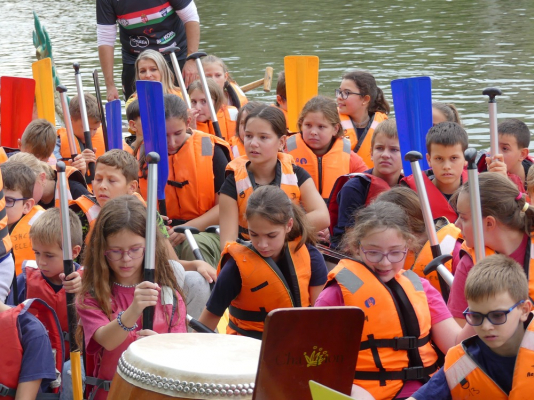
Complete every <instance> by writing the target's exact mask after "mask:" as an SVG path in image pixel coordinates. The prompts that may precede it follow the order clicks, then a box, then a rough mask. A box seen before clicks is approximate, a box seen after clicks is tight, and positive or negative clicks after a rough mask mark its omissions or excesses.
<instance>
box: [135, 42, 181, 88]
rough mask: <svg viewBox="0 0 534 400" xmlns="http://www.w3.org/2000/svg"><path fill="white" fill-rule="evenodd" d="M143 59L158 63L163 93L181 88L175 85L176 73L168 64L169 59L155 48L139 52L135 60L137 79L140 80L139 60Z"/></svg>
mask: <svg viewBox="0 0 534 400" xmlns="http://www.w3.org/2000/svg"><path fill="white" fill-rule="evenodd" d="M143 60H150V61H153V62H154V64H156V67H157V68H158V71H159V73H160V75H161V84H162V85H163V94H170V93H174V92H178V91H179V90H180V88H178V87H177V86H175V85H174V74H173V73H172V71H171V69H170V68H169V66H168V65H167V61H165V58H164V57H163V56H162V55H161V54H160V53H159V52H157V51H155V50H145V51H143V52H142V53H141V54H139V57H137V60H135V78H136V79H137V80H139V62H140V61H143Z"/></svg>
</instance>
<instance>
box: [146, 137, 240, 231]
mask: <svg viewBox="0 0 534 400" xmlns="http://www.w3.org/2000/svg"><path fill="white" fill-rule="evenodd" d="M215 146H220V148H222V149H223V152H224V153H225V155H226V157H227V159H228V160H230V147H229V146H228V143H226V142H225V141H224V140H222V139H220V138H218V137H217V136H214V135H209V134H207V133H204V132H200V131H193V134H192V135H191V137H189V139H187V140H186V141H185V142H184V144H183V145H182V147H181V148H180V149H179V150H178V152H176V154H173V155H170V156H168V157H169V179H168V181H167V186H166V187H165V204H166V206H167V216H168V217H169V218H171V219H173V220H180V221H184V222H185V221H189V220H192V219H194V218H197V217H200V216H201V215H203V214H205V213H206V212H207V211H209V210H211V209H212V208H213V207H214V206H215V190H214V187H213V182H214V179H215V177H214V175H213V155H214V154H215ZM139 188H140V191H141V195H142V196H143V198H146V195H147V190H148V185H147V180H146V178H140V179H139Z"/></svg>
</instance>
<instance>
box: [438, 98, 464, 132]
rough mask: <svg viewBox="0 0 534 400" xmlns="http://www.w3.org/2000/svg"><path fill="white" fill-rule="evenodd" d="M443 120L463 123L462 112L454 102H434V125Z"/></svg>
mask: <svg viewBox="0 0 534 400" xmlns="http://www.w3.org/2000/svg"><path fill="white" fill-rule="evenodd" d="M441 122H456V123H457V124H459V125H462V121H461V120H460V114H459V113H458V110H457V109H456V106H455V105H454V104H452V103H440V102H438V101H434V102H432V125H433V126H434V125H437V124H439V123H441Z"/></svg>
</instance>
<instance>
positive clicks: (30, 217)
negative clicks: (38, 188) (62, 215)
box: [11, 205, 45, 275]
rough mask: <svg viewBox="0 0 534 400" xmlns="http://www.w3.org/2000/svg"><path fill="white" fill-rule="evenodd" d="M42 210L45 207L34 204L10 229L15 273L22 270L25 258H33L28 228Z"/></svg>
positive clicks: (43, 210) (41, 213)
mask: <svg viewBox="0 0 534 400" xmlns="http://www.w3.org/2000/svg"><path fill="white" fill-rule="evenodd" d="M44 212H45V209H44V208H43V207H41V206H39V205H34V206H33V207H32V209H31V210H30V212H29V213H28V214H25V215H23V216H22V218H21V219H20V220H19V221H18V222H17V223H16V224H15V227H14V228H13V230H12V231H11V241H12V242H13V258H14V259H15V273H16V274H17V275H19V274H20V273H21V272H22V263H23V262H24V261H25V260H35V253H34V252H33V250H32V243H31V240H30V228H31V227H32V225H33V223H34V222H35V221H37V219H38V218H39V217H40V216H41V215H43V213H44Z"/></svg>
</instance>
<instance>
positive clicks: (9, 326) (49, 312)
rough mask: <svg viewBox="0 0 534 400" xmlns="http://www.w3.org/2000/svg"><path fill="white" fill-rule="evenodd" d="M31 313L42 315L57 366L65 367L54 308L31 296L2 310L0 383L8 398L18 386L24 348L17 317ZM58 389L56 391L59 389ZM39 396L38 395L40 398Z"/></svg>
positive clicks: (38, 316)
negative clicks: (0, 366) (54, 351)
mask: <svg viewBox="0 0 534 400" xmlns="http://www.w3.org/2000/svg"><path fill="white" fill-rule="evenodd" d="M26 312H30V313H31V314H34V315H36V316H37V318H39V321H41V323H42V324H43V325H44V327H45V329H46V330H47V332H48V337H49V338H50V343H51V345H52V349H55V350H56V352H57V353H56V369H57V370H58V371H61V370H62V366H63V357H64V354H65V349H64V347H63V336H62V335H61V329H60V327H59V322H58V320H57V316H56V314H55V313H54V310H53V309H52V308H50V306H48V305H47V304H46V303H45V302H44V301H42V300H40V299H28V300H26V301H24V302H22V303H20V304H19V305H18V306H16V307H13V308H11V309H10V310H7V311H4V312H0V326H1V327H2V329H1V330H0V341H1V343H2V359H3V360H5V361H4V362H3V363H2V368H0V384H1V385H4V386H5V387H6V389H7V390H9V393H8V394H7V396H6V397H2V398H7V399H14V398H15V395H16V390H17V386H18V385H19V375H20V368H21V366H22V355H23V348H22V343H21V342H20V334H21V333H20V332H19V323H18V317H19V315H22V314H24V313H26ZM56 392H57V390H56ZM37 398H39V397H37Z"/></svg>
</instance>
